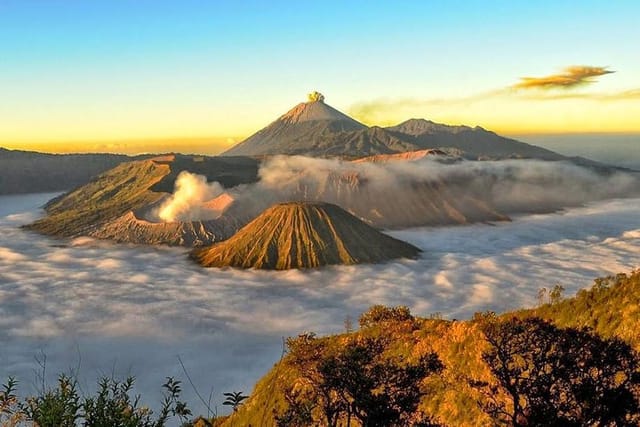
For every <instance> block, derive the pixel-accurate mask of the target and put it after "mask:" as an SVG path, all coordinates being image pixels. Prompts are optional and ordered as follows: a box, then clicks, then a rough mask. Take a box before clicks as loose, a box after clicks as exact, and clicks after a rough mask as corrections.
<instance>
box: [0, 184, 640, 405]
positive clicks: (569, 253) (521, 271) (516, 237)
mask: <svg viewBox="0 0 640 427" xmlns="http://www.w3.org/2000/svg"><path fill="white" fill-rule="evenodd" d="M25 197H31V196H25ZM14 200H15V199H14ZM30 200H31V202H30V203H26V204H25V203H22V202H21V203H17V202H16V206H17V208H16V209H17V210H15V209H14V210H12V209H11V208H10V207H9V205H8V204H7V203H5V199H2V200H0V206H2V209H3V212H2V216H1V217H0V242H2V243H1V244H0V246H1V248H0V254H1V255H6V254H10V255H9V256H0V326H1V328H0V339H1V340H2V342H3V348H2V352H0V378H2V377H6V376H7V375H10V374H15V375H18V376H19V377H20V379H22V381H23V382H22V387H23V389H24V388H28V385H29V384H30V381H31V380H32V379H33V369H34V368H36V364H35V362H34V356H35V355H37V354H38V352H39V351H40V350H42V351H44V352H45V353H46V354H47V357H48V359H47V360H48V361H47V363H48V367H47V371H48V372H49V373H51V375H52V377H51V378H50V379H51V380H53V375H54V373H55V372H59V371H61V370H66V369H68V368H69V367H71V366H74V367H75V365H76V364H77V362H78V354H80V356H81V362H80V363H81V366H80V373H81V377H82V381H83V383H84V384H85V387H89V385H90V384H91V383H92V382H93V380H94V379H95V377H96V376H98V375H100V374H105V373H106V374H110V373H111V371H112V369H114V367H115V373H116V374H120V375H125V374H127V373H132V374H135V375H136V376H137V377H138V381H139V384H138V391H139V392H142V393H144V394H145V396H146V395H147V393H151V394H149V396H151V397H150V398H149V400H148V401H147V402H146V403H155V402H153V401H152V399H153V396H155V397H156V398H158V396H159V395H158V392H159V390H160V384H161V383H162V382H163V379H164V377H165V376H167V375H175V376H178V377H183V375H182V372H181V368H180V366H179V363H178V361H177V355H180V356H181V357H182V359H183V361H184V362H185V364H186V366H187V368H188V369H189V371H190V373H191V376H192V377H193V378H194V380H195V381H196V384H197V386H198V387H199V388H200V389H201V392H202V393H203V394H206V395H208V393H209V389H210V387H211V386H213V387H215V390H214V396H215V397H216V399H217V402H218V404H219V403H220V400H221V399H220V397H221V393H222V392H223V391H230V390H243V391H245V392H250V391H251V388H252V386H253V384H254V382H255V381H256V380H257V379H258V378H259V377H260V376H262V375H263V374H264V373H266V372H267V371H268V370H269V369H270V368H271V366H272V365H273V363H274V362H275V361H276V360H277V359H278V358H279V356H280V353H281V338H282V337H283V336H289V335H293V334H296V333H298V332H300V331H303V330H312V331H317V332H320V333H324V332H332V331H333V332H335V331H339V330H341V329H342V325H343V320H344V319H345V317H346V316H347V315H349V316H351V317H352V318H354V319H357V317H358V315H359V314H360V313H361V312H362V311H363V310H366V309H367V308H368V307H369V306H370V305H372V304H378V303H381V304H391V305H393V304H406V305H408V306H410V307H411V308H412V310H413V311H414V312H415V313H416V314H419V315H428V314H429V313H433V312H441V313H443V314H444V315H445V316H446V317H448V318H467V317H469V316H470V315H472V313H473V312H475V311H482V310H496V311H502V310H506V309H510V308H515V307H520V306H523V305H530V304H532V303H533V302H534V301H535V294H536V291H537V289H538V288H539V287H541V286H547V287H548V286H552V285H554V284H556V283H559V284H562V285H563V286H564V287H565V288H566V289H567V291H566V292H567V294H572V293H574V292H575V291H577V290H578V289H579V288H582V287H584V286H588V285H589V284H590V283H591V280H592V279H593V278H595V277H598V276H601V275H603V274H610V273H617V272H624V271H629V270H630V269H632V268H635V267H638V257H637V254H638V250H639V248H640V218H639V217H638V215H637V212H638V210H639V209H640V199H626V200H612V201H607V202H600V203H597V204H591V205H588V206H587V207H583V208H576V209H572V210H568V211H564V212H560V213H556V214H547V215H529V216H522V217H518V218H515V220H514V221H513V222H510V223H508V222H505V223H499V224H496V225H483V224H478V225H471V226H460V227H444V228H423V229H412V230H400V231H394V232H392V233H390V234H392V235H393V236H395V237H398V238H400V239H404V240H407V241H409V242H411V243H413V244H415V245H417V246H419V247H420V248H422V249H423V250H424V253H423V254H422V256H421V258H420V259H418V260H401V261H396V262H390V263H387V264H382V265H361V266H344V267H331V268H326V269H319V270H309V271H287V272H268V271H240V270H232V269H227V270H217V269H202V268H200V267H199V266H197V265H196V264H194V263H192V262H190V261H189V260H188V259H187V257H186V251H185V250H183V249H177V248H166V247H162V248H158V247H144V246H133V245H115V244H111V243H109V242H104V241H95V240H92V239H84V238H83V239H75V240H73V241H71V242H66V241H56V240H52V239H49V238H46V237H42V236H39V235H36V234H33V233H30V232H25V231H23V230H21V229H19V228H18V225H19V224H20V223H21V221H19V220H16V219H15V218H16V216H15V214H16V213H17V212H21V211H22V210H24V209H28V211H29V212H34V208H36V207H37V206H39V205H40V204H41V203H42V202H44V201H45V198H44V196H41V197H40V199H38V198H33V197H31V198H30ZM19 218H23V220H24V222H26V221H28V220H31V219H32V218H33V214H29V215H20V216H19ZM67 243H68V245H67ZM60 246H63V247H60ZM183 378H184V377H183ZM185 393H186V397H187V398H188V399H189V401H190V402H192V403H193V404H194V405H195V406H196V409H197V410H198V411H203V410H204V409H203V408H202V407H201V406H198V405H197V401H196V398H195V396H194V395H193V393H192V391H191V390H190V389H189V387H188V386H185Z"/></svg>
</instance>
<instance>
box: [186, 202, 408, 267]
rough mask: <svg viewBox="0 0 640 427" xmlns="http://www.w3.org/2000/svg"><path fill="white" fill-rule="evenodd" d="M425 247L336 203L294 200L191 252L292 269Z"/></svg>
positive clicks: (217, 260) (213, 259) (200, 257)
mask: <svg viewBox="0 0 640 427" xmlns="http://www.w3.org/2000/svg"><path fill="white" fill-rule="evenodd" d="M419 252H420V249H418V248H416V247H414V246H412V245H410V244H408V243H405V242H403V241H400V240H397V239H394V238H392V237H389V236H387V235H385V234H382V233H380V232H379V231H377V230H376V229H374V228H372V227H370V226H369V225H367V224H365V223H364V222H362V221H360V220H359V219H358V218H356V217H354V216H353V215H351V214H349V213H347V212H346V211H344V210H343V209H341V208H340V207H338V206H336V205H332V204H329V203H312V202H293V203H283V204H278V205H275V206H272V207H270V208H269V209H267V210H266V211H264V212H263V213H262V214H261V215H260V216H258V217H257V218H256V219H254V220H253V221H252V222H250V223H249V224H248V225H246V226H245V227H244V228H242V229H241V230H240V231H238V233H236V234H235V235H234V236H233V237H231V238H230V239H229V240H226V241H224V242H221V243H218V244H216V245H213V246H210V247H206V248H198V249H194V250H193V251H192V252H191V257H192V258H193V259H194V260H196V261H197V262H199V263H200V264H202V265H203V266H205V267H227V266H231V267H240V268H261V269H271V270H287V269H292V268H312V267H319V266H322V265H329V264H360V263H376V262H382V261H387V260H390V259H394V258H403V257H407V258H413V257H416V256H417V255H418V253H419Z"/></svg>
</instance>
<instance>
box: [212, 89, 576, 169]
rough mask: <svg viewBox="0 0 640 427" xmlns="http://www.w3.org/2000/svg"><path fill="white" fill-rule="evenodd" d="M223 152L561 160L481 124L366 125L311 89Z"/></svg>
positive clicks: (408, 122) (418, 121) (412, 121)
mask: <svg viewBox="0 0 640 427" xmlns="http://www.w3.org/2000/svg"><path fill="white" fill-rule="evenodd" d="M309 98H310V101H309V102H302V103H299V104H297V105H296V106H294V107H293V108H292V109H290V110H289V111H287V112H286V113H285V114H283V115H281V116H280V117H279V118H277V119H276V120H274V121H273V122H271V123H270V124H269V125H267V126H266V127H264V128H263V129H260V130H259V131H257V132H256V133H254V134H253V135H251V136H249V137H248V138H246V139H245V140H244V141H242V142H240V143H238V144H237V145H235V146H233V147H231V148H230V149H228V150H227V151H225V152H223V153H222V154H221V155H222V156H229V155H236V156H237V155H241V156H270V155H278V154H286V155H307V156H312V157H342V158H348V159H355V158H359V157H364V156H374V155H380V154H397V153H403V152H408V151H419V150H424V149H442V148H448V149H456V150H462V152H463V156H464V157H465V158H467V159H470V160H483V159H503V158H536V159H543V160H566V159H567V157H565V156H562V155H560V154H557V153H555V152H553V151H550V150H547V149H544V148H541V147H536V146H534V145H530V144H526V143H524V142H520V141H516V140H514V139H510V138H505V137H503V136H500V135H498V134H496V133H495V132H492V131H488V130H486V129H484V128H482V127H480V126H476V127H469V126H465V125H447V124H442V123H436V122H433V121H431V120H427V119H416V118H413V119H409V120H406V121H404V122H401V123H399V124H397V125H394V126H389V127H380V126H366V125H364V124H362V123H360V122H359V121H357V120H356V119H354V118H352V117H349V116H348V115H346V114H344V113H342V112H341V111H339V110H337V109H335V108H333V107H331V106H330V105H328V104H326V103H325V102H324V96H323V95H322V94H320V93H318V92H314V93H312V94H310V96H309Z"/></svg>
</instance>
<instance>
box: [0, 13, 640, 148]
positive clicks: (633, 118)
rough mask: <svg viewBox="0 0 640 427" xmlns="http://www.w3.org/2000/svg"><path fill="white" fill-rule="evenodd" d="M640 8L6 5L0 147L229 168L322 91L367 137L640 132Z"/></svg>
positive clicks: (0, 36) (0, 33)
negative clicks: (188, 159) (243, 147)
mask: <svg viewBox="0 0 640 427" xmlns="http://www.w3.org/2000/svg"><path fill="white" fill-rule="evenodd" d="M638 16H640V3H639V2H637V1H624V0H623V1H617V2H615V3H613V2H607V1H588V0H586V1H553V2H544V1H540V2H524V1H516V2H513V1H474V0H470V1H464V2H462V1H437V0H434V1H429V2H425V1H415V2H414V1H403V2H383V1H380V2H364V1H348V2H347V1H323V2H309V3H305V4H304V5H303V4H302V3H300V2H291V1H289V2H285V1H280V2H279V1H271V2H261V1H255V2H252V1H244V2H240V1H229V2H225V1H216V2H210V1H204V0H203V1H197V0H181V1H165V0H136V1H133V0H130V1H124V0H92V1H84V0H0V146H4V147H8V148H22V149H38V150H43V151H53V152H68V151H114V152H147V151H171V150H175V151H183V152H203V151H205V152H207V153H214V152H217V151H220V150H222V149H224V148H226V147H229V146H231V145H232V144H233V143H234V142H237V141H240V140H242V139H243V138H245V137H247V136H249V135H250V134H252V133H254V132H255V131H257V130H259V129H260V128H262V127H264V126H265V125H267V124H268V123H270V122H271V121H273V120H274V119H276V118H277V117H278V116H279V115H281V114H283V113H285V112H286V111H287V110H288V109H290V108H292V107H293V106H294V105H295V104H297V103H298V102H302V101H304V100H305V99H306V94H307V93H308V92H311V91H313V90H319V91H321V92H322V93H323V94H324V95H325V97H326V102H327V103H328V104H330V105H332V106H334V107H335V108H338V109H339V110H341V111H344V112H346V113H348V114H350V115H352V116H354V117H355V118H356V119H358V120H361V121H363V122H364V123H366V124H369V125H374V124H375V125H389V124H395V123H398V122H401V121H403V120H405V119H407V118H410V117H424V118H428V119H431V120H434V121H439V122H444V123H451V124H460V123H463V124H468V125H470V126H475V125H480V126H482V127H485V128H488V129H491V130H494V131H497V132H499V133H502V134H506V135H514V134H518V135H521V134H549V133H552V134H572V133H617V134H637V133H640V120H637V118H638V117H640V56H638V55H637V46H636V44H637V40H640V25H638V24H637V17H638Z"/></svg>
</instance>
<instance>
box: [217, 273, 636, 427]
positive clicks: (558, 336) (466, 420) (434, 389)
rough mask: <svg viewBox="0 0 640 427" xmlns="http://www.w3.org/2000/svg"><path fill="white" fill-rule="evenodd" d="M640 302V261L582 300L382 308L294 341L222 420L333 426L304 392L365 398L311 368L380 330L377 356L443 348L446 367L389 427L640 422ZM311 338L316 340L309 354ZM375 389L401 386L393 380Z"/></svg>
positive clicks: (401, 359) (373, 338)
mask: <svg viewBox="0 0 640 427" xmlns="http://www.w3.org/2000/svg"><path fill="white" fill-rule="evenodd" d="M639 302H640V271H635V272H632V273H631V274H629V275H624V274H623V275H618V276H615V277H609V278H605V279H598V280H596V282H595V284H594V286H593V288H591V289H590V290H583V291H580V292H579V293H578V295H577V296H576V297H575V298H571V299H567V300H564V301H557V302H554V304H545V305H543V306H542V307H539V308H537V309H534V310H523V311H519V312H515V313H506V314H504V315H501V316H496V315H495V314H493V313H484V314H477V315H476V316H475V317H474V318H473V319H471V320H469V321H446V320H440V319H420V318H414V317H413V316H410V315H408V314H407V313H408V312H405V311H403V310H399V309H397V308H396V309H389V308H385V307H374V308H373V309H372V310H370V311H369V312H368V313H365V314H364V315H363V317H362V318H361V322H360V323H361V328H360V329H359V330H358V331H355V332H349V333H345V334H341V335H335V336H328V337H323V338H316V337H313V336H311V337H310V336H309V335H302V336H300V337H298V338H297V339H293V340H290V342H289V349H290V351H289V354H288V355H287V356H286V357H285V358H284V359H283V360H282V361H281V362H280V363H278V364H277V365H276V366H275V367H274V368H273V370H272V371H271V372H270V373H269V374H268V375H267V376H265V377H264V378H263V379H262V380H261V381H260V382H259V383H258V384H257V385H256V387H255V390H254V392H253V394H252V396H251V398H250V399H249V400H248V401H247V402H246V404H245V405H243V406H242V407H241V408H240V409H239V411H238V412H237V413H235V414H233V415H232V416H231V417H230V418H229V419H228V420H227V422H226V424H224V425H228V426H231V425H261V426H277V425H279V424H278V420H279V419H283V417H286V416H291V415H292V414H294V415H296V414H297V416H298V417H299V418H298V423H297V424H296V423H291V424H290V425H300V426H303V425H317V424H314V423H320V424H319V425H330V424H327V422H326V420H327V417H326V413H325V412H326V411H325V410H324V409H323V408H324V407H326V405H324V406H323V405H322V402H323V400H322V399H317V398H314V399H306V400H305V399H304V396H314V393H315V394H317V393H320V394H321V395H322V392H323V390H325V392H324V395H327V396H332V395H333V396H341V399H343V403H342V404H343V408H345V407H348V406H349V405H352V404H353V402H355V401H356V400H357V399H358V398H359V397H358V396H354V395H353V394H352V390H350V389H349V388H348V387H343V386H340V387H338V386H336V384H338V385H339V384H340V381H346V380H345V379H344V378H343V379H340V381H337V382H336V381H335V380H331V379H327V378H325V379H324V380H323V381H322V382H321V384H326V383H327V382H328V383H329V384H333V385H334V386H335V387H334V388H333V389H331V390H330V392H329V393H326V387H324V388H323V387H320V388H315V389H314V388H313V383H314V382H313V381H311V380H310V379H309V377H310V374H309V372H311V373H312V374H313V375H317V371H318V368H317V367H318V366H323V364H326V363H332V362H331V360H332V358H333V359H335V358H336V354H338V355H341V356H340V357H342V358H343V359H344V358H345V357H346V356H348V355H349V352H350V351H351V350H350V348H351V347H352V346H353V343H359V344H363V343H367V342H378V340H383V342H384V343H385V345H384V346H383V350H382V351H378V350H377V348H378V347H376V346H370V352H371V354H370V355H369V356H370V359H371V360H379V359H378V358H379V357H383V358H384V360H387V361H390V360H395V361H396V368H400V367H403V366H405V367H406V366H408V365H411V364H412V363H414V362H415V361H416V360H419V359H420V357H422V356H425V355H429V354H434V355H436V356H437V358H438V361H439V363H441V365H442V369H441V370H439V372H432V373H431V375H427V376H424V377H423V378H422V379H421V381H420V382H419V385H420V387H422V388H421V391H420V396H421V397H420V404H419V406H418V408H417V409H416V410H413V411H412V412H411V411H410V412H411V414H403V415H402V417H404V418H403V419H404V421H403V422H404V424H403V423H399V424H393V423H391V424H387V425H425V424H419V423H418V422H417V421H416V420H419V419H422V420H423V422H425V421H424V420H428V421H429V422H437V423H439V424H441V425H448V426H486V425H505V426H520V425H522V426H524V425H528V426H532V425H538V426H543V425H544V426H548V425H558V426H560V425H562V426H580V425H603V426H605V425H612V426H613V425H629V426H634V425H638V423H640V418H639V417H640V359H639V357H638V353H637V351H638V350H640V348H639V346H638V334H637V333H636V334H635V335H634V334H633V331H634V330H636V331H637V328H638V327H639V326H640V324H639V323H638V320H639V318H638V311H637V306H638V303H639ZM539 316H543V317H544V318H545V319H547V320H545V319H542V318H540V317H539ZM607 322H608V323H607ZM589 328H593V329H589ZM600 334H602V335H600ZM309 342H310V343H311V344H309ZM630 344H631V345H630ZM305 347H306V348H307V349H310V350H309V351H307V352H302V353H301V352H300V348H305ZM301 354H302V355H303V356H304V357H301ZM326 355H329V356H330V357H327V356H326ZM305 358H306V359H305ZM309 360H311V362H309ZM334 366H335V365H334ZM369 368H371V367H369ZM367 369H368V368H367ZM367 369H364V368H362V366H360V367H359V369H356V370H354V371H348V370H347V371H346V372H345V370H344V369H343V370H342V374H344V375H346V376H347V378H348V377H349V376H350V375H351V377H352V378H353V372H367ZM313 375H311V377H313ZM390 377H393V376H390ZM356 378H357V377H356ZM374 378H375V377H374ZM332 381H333V382H332ZM315 382H316V383H318V381H317V380H316V381H315ZM360 382H361V383H363V382H362V381H360ZM374 385H375V384H374ZM309 387H311V391H309ZM371 390H377V392H383V393H387V394H389V393H391V394H392V393H393V388H392V387H391V388H390V387H387V388H385V387H377V386H372V388H371V389H370V390H369V392H371ZM359 392H361V391H359ZM309 393H311V394H309ZM332 393H333V394H332ZM365 395H366V393H365ZM387 398H393V396H392V395H391V396H387ZM325 400H326V399H325ZM334 406H335V405H334ZM292 407H293V408H294V409H291V408H292ZM305 411H306V413H305ZM354 411H355V409H354V410H353V411H352V414H353V413H354ZM305 414H306V415H305ZM305 416H306V418H304V417H305ZM323 417H324V418H323ZM356 418H357V417H354V416H353V415H352V416H351V424H350V425H353V426H355V425H376V424H375V423H374V424H372V423H370V422H368V423H366V424H364V423H361V422H359V421H358V420H357V419H356ZM305 419H306V421H304V420H305ZM348 419H349V413H348V412H346V409H343V412H342V413H341V418H339V421H338V423H337V424H336V425H347V422H348V421H347V420H348ZM289 420H291V419H290V418H289ZM310 420H311V421H310ZM320 420H324V421H320ZM407 420H413V421H411V422H409V421H407ZM360 421H361V419H360ZM280 425H282V424H280Z"/></svg>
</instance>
